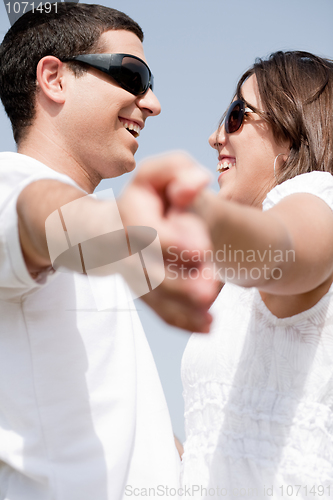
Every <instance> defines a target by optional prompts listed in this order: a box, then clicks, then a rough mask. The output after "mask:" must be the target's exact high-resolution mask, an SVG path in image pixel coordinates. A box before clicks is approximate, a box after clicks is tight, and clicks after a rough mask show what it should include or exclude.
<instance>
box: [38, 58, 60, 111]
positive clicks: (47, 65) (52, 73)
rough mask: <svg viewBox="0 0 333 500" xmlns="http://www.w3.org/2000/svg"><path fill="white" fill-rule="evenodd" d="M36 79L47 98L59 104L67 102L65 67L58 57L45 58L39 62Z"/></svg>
mask: <svg viewBox="0 0 333 500" xmlns="http://www.w3.org/2000/svg"><path fill="white" fill-rule="evenodd" d="M36 77H37V85H38V86H39V88H40V89H41V90H42V92H43V93H44V94H45V96H46V97H48V98H49V99H51V100H52V101H54V102H56V103H58V104H63V103H64V102H65V67H64V64H63V63H62V62H61V61H60V60H59V59H58V58H57V57H54V56H45V57H43V58H42V59H41V60H40V61H39V62H38V65H37V72H36Z"/></svg>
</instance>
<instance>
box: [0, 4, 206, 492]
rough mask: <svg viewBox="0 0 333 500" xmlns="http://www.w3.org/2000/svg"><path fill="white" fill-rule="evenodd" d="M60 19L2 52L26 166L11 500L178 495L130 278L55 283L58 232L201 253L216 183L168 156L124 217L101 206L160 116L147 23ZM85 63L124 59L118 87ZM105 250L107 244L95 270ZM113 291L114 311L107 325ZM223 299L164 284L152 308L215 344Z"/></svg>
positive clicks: (8, 220) (12, 249)
mask: <svg viewBox="0 0 333 500" xmlns="http://www.w3.org/2000/svg"><path fill="white" fill-rule="evenodd" d="M56 5H57V9H55V8H54V9H53V10H52V11H51V12H50V13H49V14H46V13H45V12H44V13H41V12H37V11H35V12H30V13H28V14H26V15H24V16H23V17H22V18H20V19H19V20H18V21H17V22H16V23H15V24H14V26H13V27H12V28H11V29H10V30H9V32H8V33H7V35H6V36H5V38H4V41H3V43H2V45H1V48H0V93H1V99H2V101H3V104H4V106H5V109H6V111H7V114H8V115H9V117H10V119H11V122H12V127H13V132H14V137H15V140H16V142H17V144H18V153H19V154H16V153H1V155H0V176H1V188H0V189H1V192H0V203H1V205H0V228H1V230H0V231H1V232H0V283H1V285H0V299H1V302H0V318H1V322H0V344H1V345H0V392H1V397H0V399H1V404H0V460H1V462H0V464H1V465H0V497H1V498H8V499H9V498H10V499H11V500H21V499H23V498H24V499H25V500H29V499H34V500H42V499H43V500H46V499H51V498H52V499H53V498H56V499H57V500H65V499H70V500H75V499H79V500H85V499H87V500H88V499H89V500H91V499H92V498H93V499H98V500H109V499H112V500H116V499H120V498H123V496H124V495H125V496H128V495H130V494H136V496H137V493H138V492H140V491H141V489H142V488H147V489H148V488H154V489H155V492H156V495H158V490H157V488H158V486H162V487H169V488H171V487H177V484H178V460H177V453H176V450H175V447H174V443H173V438H172V430H171V425H170V420H169V415H168V412H167V408H166V403H165V400H164V396H163V393H162V390H161V387H160V383H159V380H158V376H157V373H156V368H155V366H154V363H153V360H152V357H151V353H150V351H149V348H148V345H147V342H146V339H145V336H144V333H143V331H142V327H141V324H140V322H139V319H138V316H137V313H136V311H135V308H134V305H133V303H132V302H131V297H130V294H129V291H128V289H127V288H126V287H125V285H124V282H123V281H122V278H121V277H119V275H111V276H104V275H103V276H101V277H98V276H93V275H91V276H90V275H89V272H88V271H89V270H88V271H87V270H85V269H83V273H84V274H78V273H72V272H71V273H68V272H67V273H64V272H54V269H53V268H52V267H51V264H54V260H53V259H52V258H51V257H50V252H49V249H50V245H49V247H48V245H47V240H46V233H45V221H46V224H48V222H47V221H50V220H53V221H54V220H56V219H54V217H55V216H57V217H58V216H59V221H60V218H61V222H59V224H60V226H59V225H58V226H57V227H58V229H59V227H60V229H61V231H62V237H63V238H64V235H65V234H67V236H66V238H67V240H68V238H69V240H70V239H71V237H72V234H71V227H70V225H71V224H72V227H74V228H75V230H76V229H78V231H79V232H80V230H81V226H83V225H84V231H85V239H89V234H91V237H94V236H95V235H96V234H98V235H105V234H106V233H107V232H108V231H109V230H110V227H112V224H113V223H115V221H116V223H117V224H119V220H120V221H121V222H122V223H123V226H124V227H125V228H128V227H129V226H136V225H142V224H145V225H147V226H150V227H153V228H156V229H157V230H158V233H159V237H160V240H161V243H162V247H163V249H164V250H165V249H166V248H167V246H168V244H173V245H175V246H177V248H178V249H179V251H181V249H182V248H186V246H187V245H188V244H190V245H192V247H193V248H194V242H193V236H192V233H193V232H195V233H196V236H197V237H198V239H199V245H201V246H200V248H201V250H202V251H204V249H205V248H209V239H208V236H207V235H206V232H205V229H204V227H203V226H202V225H201V223H200V221H199V219H197V218H196V217H195V216H194V215H191V214H185V213H183V211H182V206H185V205H186V204H188V203H190V201H191V200H192V199H193V198H194V197H195V195H196V194H197V192H198V191H199V190H200V189H201V188H202V187H203V186H204V185H205V184H206V182H207V178H206V175H205V174H202V173H201V172H200V171H199V170H192V162H191V161H190V160H188V162H187V161H186V159H185V160H184V158H183V159H182V160H183V161H182V162H183V163H185V164H186V163H187V165H185V166H184V167H183V169H182V170H181V171H179V169H178V165H177V163H178V162H177V161H176V160H175V159H174V158H173V160H168V159H167V158H165V163H164V164H163V160H161V161H160V166H159V168H158V169H157V170H156V169H155V168H154V162H147V163H146V165H145V166H144V167H143V168H142V169H141V170H140V172H139V174H138V175H137V177H136V178H135V180H134V181H133V182H132V184H131V185H130V186H129V188H128V189H127V190H126V191H125V193H124V195H123V196H122V197H121V198H120V199H119V200H118V208H119V212H118V211H117V210H115V204H114V202H112V201H99V200H96V199H93V198H91V197H88V196H87V194H89V193H92V192H93V190H94V189H95V187H96V186H97V185H98V183H99V182H100V181H101V179H103V178H109V177H115V176H118V175H122V174H123V173H125V172H129V171H131V170H133V169H134V167H135V161H134V154H135V152H136V150H137V147H138V143H137V140H136V138H137V136H138V135H139V133H140V131H141V130H142V129H143V127H144V124H145V120H146V119H147V118H148V117H149V116H155V115H157V114H158V113H159V112H160V105H159V102H158V100H157V98H156V97H155V95H154V94H153V92H152V89H151V87H152V78H151V73H150V70H149V68H148V67H147V64H146V61H145V57H144V52H143V48H142V39H143V35H142V31H141V28H140V27H139V26H138V25H137V24H136V23H135V22H134V21H132V20H131V19H130V18H128V16H126V15H125V14H122V13H120V12H118V11H115V10H113V9H108V8H105V7H101V6H96V5H84V4H63V3H59V4H56ZM83 54H118V56H116V58H115V59H114V63H110V59H108V60H109V62H108V64H107V70H109V68H111V69H110V71H109V73H108V74H106V73H104V72H103V71H101V68H100V65H99V64H97V63H96V57H95V56H94V62H93V61H92V60H91V59H85V60H83V59H81V61H79V60H73V58H74V57H76V56H82V55H83ZM124 54H125V56H124ZM102 59H103V58H102ZM102 59H101V60H102ZM87 61H88V62H87ZM97 61H99V59H98V58H97ZM104 62H105V57H104V59H103V63H101V64H104ZM131 65H132V66H133V65H134V67H135V68H136V69H135V70H134V71H133V67H132V66H131ZM96 66H97V68H96ZM104 69H105V68H104ZM136 71H137V72H138V73H139V82H138V81H137V80H136V77H137V76H138V75H137V74H136ZM126 72H127V73H126ZM147 75H148V76H147ZM134 77H135V78H134ZM83 197H85V198H84V199H85V202H84V204H83V205H82V204H77V201H78V200H79V201H80V199H81V198H83ZM173 206H174V207H175V208H173ZM66 207H67V209H66ZM68 207H70V210H71V216H70V217H69V218H66V216H64V214H65V213H66V210H68V209H69V208H68ZM82 207H83V208H82ZM61 214H62V215H61ZM119 216H120V217H121V219H119ZM57 220H58V219H57ZM61 224H62V228H61ZM54 227H55V226H54ZM117 227H119V225H118V226H117ZM60 229H59V231H60ZM89 232H90V233H89ZM51 233H52V231H51ZM55 233H56V236H55V240H54V241H53V242H52V245H55V247H59V245H60V244H61V237H60V236H59V234H60V232H58V233H57V231H55ZM87 235H88V236H87ZM51 236H52V235H51ZM57 238H58V239H57ZM102 240H103V239H102ZM99 241H100V240H99ZM127 241H129V239H128V234H127ZM48 243H49V242H48ZM52 245H51V247H52ZM190 247H191V246H190ZM78 248H79V247H78ZM196 248H198V244H196ZM107 251H109V249H108V245H107V244H106V243H105V239H104V240H103V241H101V242H100V243H98V244H96V245H95V246H94V248H93V250H92V254H93V255H92V259H97V260H98V259H100V258H101V256H103V255H105V253H106V252H107ZM192 264H193V265H194V263H192ZM64 265H65V266H67V268H69V270H71V269H74V268H75V266H74V265H72V262H71V261H70V262H67V263H66V264H64ZM82 265H83V261H82ZM197 266H199V267H200V264H199V265H198V264H197ZM55 267H56V266H55ZM132 271H133V273H135V272H136V269H135V268H133V269H132V268H130V270H129V271H128V269H127V274H131V273H132ZM87 274H88V276H87ZM125 274H126V272H125ZM105 283H106V288H105V290H107V293H106V294H105V295H106V301H107V307H104V308H102V310H100V311H98V310H97V309H99V308H98V303H96V293H97V295H98V293H99V292H100V290H101V289H102V290H104V289H103V288H101V287H103V286H104V285H105ZM214 291H215V289H214V287H213V282H212V281H209V280H207V279H203V280H197V281H196V282H194V283H193V282H192V283H191V287H189V281H187V282H186V280H183V281H182V280H180V279H178V280H176V281H175V282H174V281H171V280H165V281H164V282H163V284H162V285H161V286H160V287H158V288H156V290H154V291H152V292H151V293H148V294H147V295H146V296H145V300H146V301H147V303H148V304H150V305H151V306H152V307H154V309H155V310H156V311H157V312H158V313H159V314H160V315H161V316H162V317H163V318H164V319H166V320H167V321H169V322H170V323H173V324H178V325H180V326H183V327H185V328H188V329H195V330H197V331H207V329H208V326H209V322H210V316H209V314H208V312H207V309H208V306H209V303H210V302H211V300H212V298H213V294H214ZM102 295H103V294H102ZM102 298H103V297H102ZM97 302H98V300H97ZM124 304H125V305H126V307H124ZM96 305H97V307H96ZM160 491H161V490H160ZM150 496H151V497H154V494H153V492H152V491H150Z"/></svg>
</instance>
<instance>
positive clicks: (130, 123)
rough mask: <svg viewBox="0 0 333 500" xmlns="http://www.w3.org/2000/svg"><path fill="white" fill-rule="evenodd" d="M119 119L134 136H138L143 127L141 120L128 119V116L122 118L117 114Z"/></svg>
mask: <svg viewBox="0 0 333 500" xmlns="http://www.w3.org/2000/svg"><path fill="white" fill-rule="evenodd" d="M119 121H120V122H121V123H122V125H123V127H124V128H126V129H127V130H128V131H129V132H130V133H131V134H132V135H133V137H135V138H137V137H139V135H140V132H141V130H142V129H143V128H144V123H143V122H138V121H134V120H130V119H129V118H123V117H122V116H119Z"/></svg>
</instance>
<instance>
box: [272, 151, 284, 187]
mask: <svg viewBox="0 0 333 500" xmlns="http://www.w3.org/2000/svg"><path fill="white" fill-rule="evenodd" d="M283 155H284V153H279V154H278V155H277V156H276V157H275V160H274V167H273V170H274V178H275V180H276V181H277V178H276V171H275V167H276V160H277V159H278V157H279V156H283Z"/></svg>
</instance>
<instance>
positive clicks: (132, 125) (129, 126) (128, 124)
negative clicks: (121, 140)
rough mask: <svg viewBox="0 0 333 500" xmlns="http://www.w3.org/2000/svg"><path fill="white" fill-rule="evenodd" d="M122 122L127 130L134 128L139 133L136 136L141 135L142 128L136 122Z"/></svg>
mask: <svg viewBox="0 0 333 500" xmlns="http://www.w3.org/2000/svg"><path fill="white" fill-rule="evenodd" d="M122 124H123V126H124V127H125V128H127V130H133V132H135V133H136V134H137V135H136V137H138V136H139V135H140V132H141V128H140V127H139V125H137V124H136V123H128V122H122Z"/></svg>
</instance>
